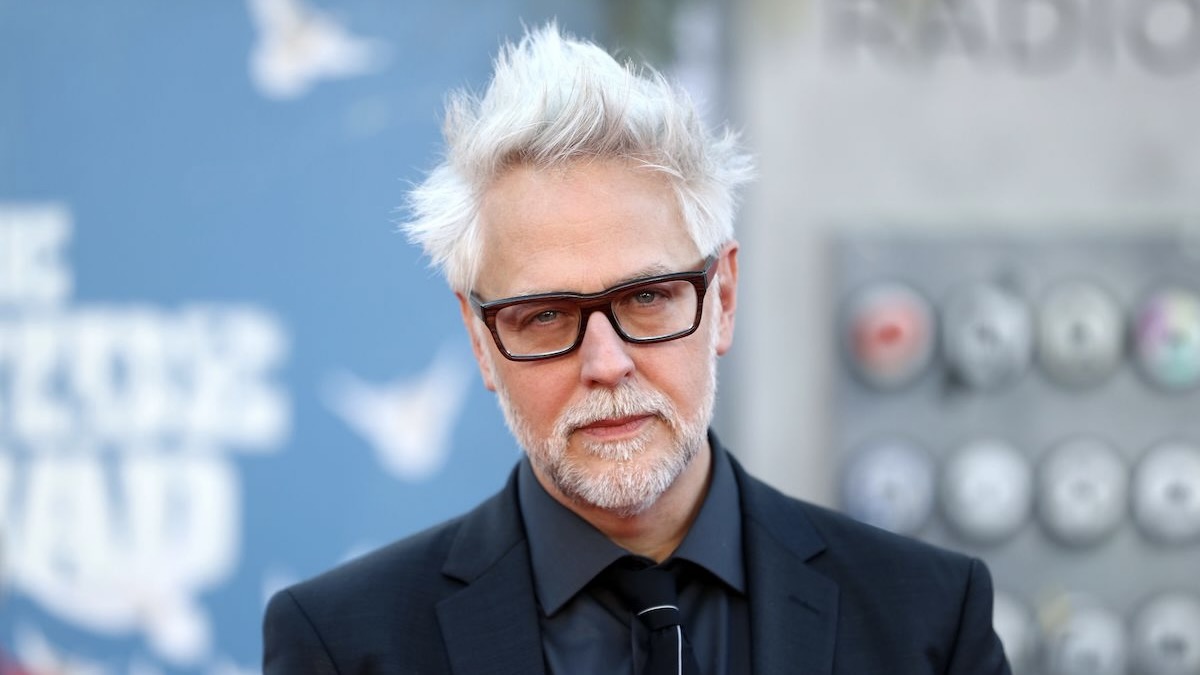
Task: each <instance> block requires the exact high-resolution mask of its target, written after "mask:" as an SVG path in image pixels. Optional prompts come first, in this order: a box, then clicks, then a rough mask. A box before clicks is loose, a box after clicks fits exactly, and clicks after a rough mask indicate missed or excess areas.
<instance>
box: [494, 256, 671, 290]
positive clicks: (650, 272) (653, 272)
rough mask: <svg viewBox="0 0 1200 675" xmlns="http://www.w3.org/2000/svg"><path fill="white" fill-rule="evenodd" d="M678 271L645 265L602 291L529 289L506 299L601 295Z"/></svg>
mask: <svg viewBox="0 0 1200 675" xmlns="http://www.w3.org/2000/svg"><path fill="white" fill-rule="evenodd" d="M678 271H680V270H673V269H671V268H669V267H667V266H666V265H664V264H662V263H654V264H653V265H647V266H646V267H643V268H642V269H640V270H638V271H636V272H634V273H633V274H631V275H629V276H628V277H625V278H624V279H621V280H618V281H616V282H615V283H611V284H609V285H607V286H605V287H604V288H602V289H600V290H598V291H591V292H585V291H566V290H562V289H558V290H552V291H540V290H530V289H524V290H522V291H521V292H519V293H516V294H513V295H510V296H507V297H509V298H521V297H524V296H526V295H545V294H547V293H569V294H571V295H591V294H592V293H603V292H604V291H607V290H609V289H610V288H615V287H617V286H620V285H622V284H628V283H633V282H635V281H642V280H643V279H649V278H651V277H658V276H662V275H664V274H673V273H675V272H678ZM682 271H684V272H688V271H691V270H682Z"/></svg>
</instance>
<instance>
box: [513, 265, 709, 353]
mask: <svg viewBox="0 0 1200 675" xmlns="http://www.w3.org/2000/svg"><path fill="white" fill-rule="evenodd" d="M609 302H610V306H611V307H612V315H613V317H614V318H616V320H617V324H618V325H617V326H616V328H617V330H618V331H620V332H621V333H623V334H624V335H625V336H626V337H628V338H631V339H634V340H652V339H660V338H665V337H670V336H672V335H675V334H677V333H684V332H687V331H689V330H691V329H692V327H693V323H695V320H696V287H695V286H694V285H693V284H692V283H691V282H690V281H679V280H675V281H662V282H656V283H650V284H646V285H639V286H635V287H633V288H628V289H624V290H622V291H621V292H619V293H617V294H615V295H614V296H613V297H611V298H609ZM584 304H586V305H589V306H595V304H596V303H595V301H592V302H589V303H582V304H581V302H580V301H579V300H578V299H575V298H542V299H537V300H530V301H529V302H522V303H517V304H514V305H509V306H507V307H504V308H502V309H501V310H500V311H499V312H497V314H496V331H497V333H498V334H499V337H500V341H501V342H502V343H503V344H504V348H505V349H506V350H508V352H509V353H510V354H512V355H514V356H536V355H539V354H552V353H554V352H558V351H562V350H564V349H567V348H568V347H570V346H571V345H573V344H575V340H576V339H577V338H578V337H579V332H580V331H581V330H583V329H584V327H583V324H584V321H583V317H582V314H583V311H584V310H583V305H584Z"/></svg>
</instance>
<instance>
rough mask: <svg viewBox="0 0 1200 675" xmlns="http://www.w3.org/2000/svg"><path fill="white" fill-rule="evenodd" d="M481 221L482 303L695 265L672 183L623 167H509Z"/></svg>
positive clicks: (598, 163) (612, 163)
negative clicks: (493, 299)
mask: <svg viewBox="0 0 1200 675" xmlns="http://www.w3.org/2000/svg"><path fill="white" fill-rule="evenodd" d="M480 220H481V225H482V232H481V234H482V244H483V247H482V249H483V255H482V258H481V260H480V269H479V275H478V278H477V281H476V284H475V290H476V292H478V293H479V294H480V295H482V296H483V297H485V298H500V297H509V296H513V295H524V294H527V293H537V292H546V291H558V290H565V291H578V292H593V291H597V290H601V289H603V288H606V287H608V286H611V285H613V284H616V283H619V282H621V281H626V280H628V279H631V278H634V277H638V276H643V275H645V274H653V273H662V272H673V271H679V270H684V269H691V268H692V267H694V266H695V265H696V263H697V261H698V260H699V259H700V252H699V250H697V248H696V246H695V244H694V243H693V242H692V238H691V236H690V235H689V234H688V231H687V228H686V227H685V225H684V222H683V218H682V215H681V212H680V209H679V204H678V199H677V198H676V195H675V191H674V190H673V189H672V186H671V183H670V181H669V180H668V178H667V177H666V176H664V175H663V174H661V173H659V172H655V171H652V170H650V169H646V168H643V167H640V166H638V165H637V164H634V163H631V162H628V161H623V160H594V161H578V162H575V163H573V164H570V165H568V166H566V167H556V168H552V169H537V168H534V167H531V166H528V165H518V166H514V167H512V168H510V169H508V170H507V171H506V172H505V173H503V174H502V175H501V176H500V177H498V178H497V179H496V180H495V181H493V183H492V184H491V185H490V186H489V187H488V189H487V191H486V192H485V194H484V199H483V203H482V208H481V211H480Z"/></svg>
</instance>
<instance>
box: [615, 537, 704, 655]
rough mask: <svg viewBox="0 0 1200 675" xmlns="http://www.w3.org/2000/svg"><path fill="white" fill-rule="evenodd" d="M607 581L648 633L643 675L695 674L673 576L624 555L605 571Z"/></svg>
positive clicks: (639, 559)
mask: <svg viewBox="0 0 1200 675" xmlns="http://www.w3.org/2000/svg"><path fill="white" fill-rule="evenodd" d="M607 574H608V582H609V584H610V586H611V587H612V589H613V590H614V591H616V593H617V595H618V596H620V597H621V599H622V600H624V601H625V606H626V607H628V608H629V611H631V612H633V614H634V615H635V616H636V617H637V618H638V619H639V620H640V621H641V622H642V625H644V626H645V627H646V629H647V630H648V631H649V635H650V639H649V642H648V644H647V645H646V662H645V664H644V666H643V667H642V669H641V670H640V671H638V672H639V673H643V674H644V675H699V673H700V667H699V666H698V665H697V664H696V657H695V655H694V654H693V653H692V646H691V644H690V643H688V641H687V637H686V636H685V635H684V632H683V617H682V614H680V612H679V599H678V596H677V593H676V591H675V575H674V574H673V573H672V572H671V571H670V570H667V569H663V568H661V567H657V566H655V565H654V563H653V561H651V560H649V559H647V558H640V557H634V556H626V557H624V558H621V559H620V560H618V561H617V562H615V563H613V564H612V566H611V567H609V568H608V573H607Z"/></svg>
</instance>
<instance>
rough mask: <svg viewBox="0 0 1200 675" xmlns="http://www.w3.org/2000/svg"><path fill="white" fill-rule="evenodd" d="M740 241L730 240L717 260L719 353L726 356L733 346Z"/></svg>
mask: <svg viewBox="0 0 1200 675" xmlns="http://www.w3.org/2000/svg"><path fill="white" fill-rule="evenodd" d="M737 254H738V243H737V241H730V242H729V243H728V244H726V245H725V247H724V249H723V250H722V252H721V259H720V260H718V261H717V299H718V300H719V301H720V305H719V306H718V307H717V309H718V311H720V313H721V318H720V320H719V322H718V324H717V330H718V331H719V332H720V333H719V336H718V338H717V355H718V356H724V355H725V352H728V351H729V348H730V347H732V346H733V320H734V315H735V314H736V312H737V282H738V259H737Z"/></svg>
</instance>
